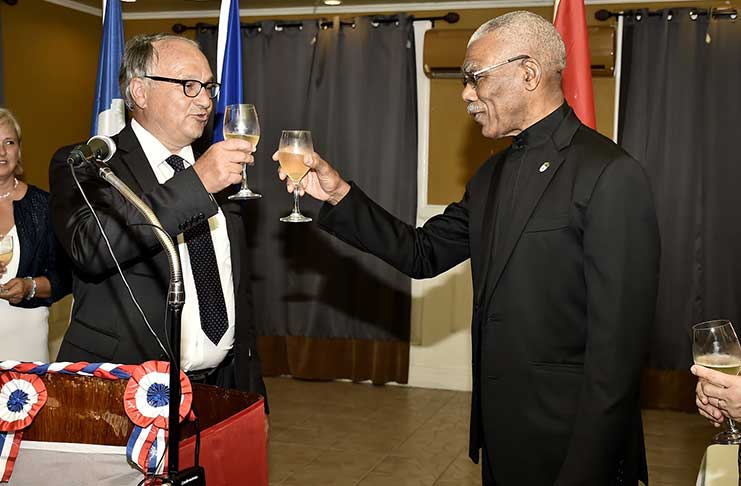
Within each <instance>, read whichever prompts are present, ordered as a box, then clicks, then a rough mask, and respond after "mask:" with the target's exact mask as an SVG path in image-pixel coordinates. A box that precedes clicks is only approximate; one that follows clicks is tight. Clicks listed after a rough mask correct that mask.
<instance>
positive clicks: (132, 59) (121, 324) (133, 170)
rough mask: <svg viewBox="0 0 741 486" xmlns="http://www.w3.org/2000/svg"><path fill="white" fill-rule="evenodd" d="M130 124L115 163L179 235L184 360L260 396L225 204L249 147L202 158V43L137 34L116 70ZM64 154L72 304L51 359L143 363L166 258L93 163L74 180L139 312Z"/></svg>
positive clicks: (57, 217)
mask: <svg viewBox="0 0 741 486" xmlns="http://www.w3.org/2000/svg"><path fill="white" fill-rule="evenodd" d="M119 81H120V85H121V92H122V93H123V94H124V97H125V100H126V105H127V108H128V109H129V110H130V112H131V117H132V119H131V121H130V123H129V124H127V125H126V127H125V128H124V129H123V130H122V131H121V133H119V134H118V135H117V136H115V137H114V140H115V142H116V145H117V148H118V150H117V152H116V154H115V155H114V157H113V158H112V159H111V160H110V161H109V162H108V164H109V165H110V167H111V169H112V170H113V171H114V172H115V173H116V174H117V175H118V177H120V178H121V179H122V180H123V181H124V182H125V183H126V184H127V185H128V186H129V187H130V188H131V189H132V190H133V191H135V192H136V193H137V194H138V195H139V196H140V197H141V198H142V199H143V200H144V201H145V202H146V203H148V205H149V206H150V207H151V208H152V209H153V210H154V212H155V214H157V216H158V217H159V219H160V221H161V222H162V226H163V228H164V230H165V231H166V232H167V233H168V234H169V235H170V236H171V237H172V238H173V239H174V240H177V246H178V251H179V253H180V259H181V261H182V266H183V278H184V284H185V291H186V292H185V293H186V300H185V306H184V308H183V312H182V344H181V352H182V354H181V363H182V367H183V369H184V370H185V371H187V372H188V373H189V374H190V375H191V376H192V379H193V380H195V381H202V382H206V383H209V384H214V385H219V386H224V387H228V388H237V389H241V390H244V391H253V392H257V393H260V394H262V395H263V396H264V395H265V385H264V383H263V380H262V377H261V373H260V362H259V359H258V354H257V344H256V340H257V337H256V331H255V324H254V322H253V320H252V313H251V308H250V306H251V297H250V279H249V267H248V260H247V258H246V256H245V252H246V239H245V233H244V224H243V220H242V217H241V211H240V207H239V203H238V202H236V201H235V202H232V201H229V200H228V199H227V196H228V193H230V192H233V189H232V184H235V183H238V182H239V181H240V180H241V167H242V163H245V162H248V163H252V162H253V157H252V155H251V153H252V152H253V151H254V148H255V147H254V146H253V145H252V144H250V143H249V142H245V141H240V140H228V141H224V142H219V143H216V144H214V145H212V146H211V147H210V148H209V149H208V150H207V151H206V152H205V153H204V154H203V155H202V156H200V157H198V156H197V155H196V154H195V153H194V152H193V149H192V148H191V143H193V142H194V141H195V140H196V139H198V138H199V137H200V136H201V134H202V133H203V129H204V127H205V126H206V122H207V121H208V118H209V115H210V113H211V110H212V108H213V99H214V98H215V97H216V95H217V93H218V89H219V85H218V84H217V83H215V82H214V79H213V74H212V73H211V68H210V67H209V64H208V61H207V60H206V57H205V56H204V55H203V54H202V53H201V51H200V49H199V47H198V45H197V44H196V43H195V42H193V41H191V40H189V39H186V38H184V37H179V36H174V35H168V34H155V35H145V36H138V37H135V38H133V39H131V40H130V41H129V42H128V43H127V44H126V49H125V52H124V56H123V60H122V65H121V73H120V77H119ZM69 152H70V148H69V147H67V148H63V149H60V150H59V151H58V152H57V153H56V154H55V155H54V158H53V160H52V164H51V168H50V177H49V179H50V181H51V195H52V197H51V211H52V219H53V224H54V228H55V231H56V233H57V236H58V237H59V240H60V241H61V243H62V245H63V246H64V248H65V250H66V251H67V253H68V254H69V256H70V258H71V260H72V262H73V263H74V266H75V271H74V282H73V294H74V305H73V308H72V318H71V322H70V326H69V329H68V331H67V334H66V335H65V337H64V342H63V343H62V346H61V349H60V351H59V359H61V360H66V361H103V362H112V363H140V362H143V361H146V360H150V359H166V352H165V349H164V348H165V346H166V344H165V345H163V344H162V343H166V342H167V331H166V326H167V322H166V320H165V318H164V316H165V310H166V294H167V286H168V281H169V280H168V277H169V272H168V264H167V259H166V256H165V254H164V252H163V251H162V250H161V247H160V245H159V243H158V242H157V240H156V238H155V235H154V232H153V230H152V228H150V227H148V226H146V225H145V224H144V223H145V221H144V219H143V218H142V217H141V216H140V215H139V213H138V212H137V211H136V210H135V209H134V208H133V206H132V205H130V204H129V203H128V202H126V201H125V200H124V199H123V198H122V196H121V195H120V194H119V193H118V192H117V191H116V190H114V189H113V188H112V187H111V186H109V185H108V184H107V183H106V182H103V181H102V180H100V179H99V178H97V177H96V175H95V174H94V173H93V171H91V170H78V174H77V177H78V178H79V180H80V184H81V186H82V188H83V189H84V191H85V194H86V195H87V197H88V198H89V200H90V204H91V205H92V207H93V208H94V209H95V214H97V217H98V218H99V219H100V222H101V224H102V226H103V228H104V229H105V233H106V235H107V236H108V240H109V241H110V245H111V248H112V250H113V253H114V254H115V255H116V258H117V259H118V261H119V262H120V264H121V268H122V270H123V274H124V276H125V277H126V280H127V281H128V284H129V285H130V286H131V290H132V291H133V294H134V296H135V297H136V298H137V300H138V302H139V304H140V305H141V310H142V311H143V313H144V315H145V316H146V319H147V321H148V323H147V322H145V320H144V319H143V318H142V316H141V315H140V313H139V310H138V309H137V307H136V306H135V304H134V303H133V301H132V299H131V298H130V296H129V291H128V289H127V287H126V285H125V283H124V281H123V280H122V279H121V277H120V276H119V275H118V272H117V270H116V265H115V263H114V261H113V259H112V258H111V255H110V253H109V251H108V248H107V244H106V242H105V241H104V239H103V237H102V234H101V231H100V229H99V228H98V225H97V223H96V221H95V218H94V216H93V212H92V211H91V210H90V209H89V208H88V206H87V204H86V203H85V201H84V200H83V197H82V195H81V194H80V191H78V189H77V187H76V185H75V182H74V180H73V178H72V174H71V172H70V168H69V166H68V165H67V163H66V158H67V156H68V154H69Z"/></svg>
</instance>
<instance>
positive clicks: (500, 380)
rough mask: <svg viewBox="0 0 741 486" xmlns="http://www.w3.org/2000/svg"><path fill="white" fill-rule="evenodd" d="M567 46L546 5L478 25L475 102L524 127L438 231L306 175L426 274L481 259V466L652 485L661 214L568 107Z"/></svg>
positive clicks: (495, 476) (309, 185)
mask: <svg viewBox="0 0 741 486" xmlns="http://www.w3.org/2000/svg"><path fill="white" fill-rule="evenodd" d="M565 57H566V55H565V49H564V44H563V41H562V40H561V37H560V36H559V34H558V32H557V31H556V30H555V29H554V27H553V25H552V24H550V23H549V22H547V21H545V20H544V19H543V18H542V17H539V16H538V15H535V14H532V13H528V12H513V13H509V14H506V15H503V16H501V17H498V18H496V19H493V20H491V21H489V22H487V23H485V24H484V25H482V26H481V27H480V28H479V29H478V30H477V31H476V32H475V33H474V34H473V36H472V37H471V40H470V42H469V44H468V48H467V51H466V57H465V62H464V64H463V81H464V88H463V93H462V97H463V100H464V101H465V103H466V105H467V110H468V113H469V115H471V117H472V118H473V119H474V120H475V121H476V122H477V123H478V124H479V125H481V133H482V135H483V136H484V137H486V138H489V139H492V140H494V139H499V138H502V137H508V136H511V137H513V140H512V146H511V147H509V148H508V149H506V150H504V151H503V152H500V153H497V154H496V155H494V156H493V157H492V158H490V159H489V160H487V161H486V162H485V163H484V164H483V165H482V166H481V168H480V169H479V170H478V172H477V173H476V174H475V175H474V176H473V178H472V179H471V180H470V181H469V182H468V184H467V186H466V192H465V194H464V196H463V198H462V199H461V200H460V201H458V202H456V203H453V204H450V205H449V206H448V207H447V208H446V209H445V212H444V213H443V214H442V215H440V216H436V217H434V218H431V219H430V220H429V221H428V222H427V223H426V224H425V225H424V226H423V227H420V228H414V227H410V226H408V225H406V224H404V223H403V222H401V221H400V220H398V219H397V218H395V217H393V216H392V215H390V214H389V213H388V212H386V211H385V210H384V209H383V208H381V207H380V206H378V205H377V204H375V203H374V202H373V201H372V200H370V199H369V198H368V196H366V195H365V194H364V193H363V191H362V190H361V189H360V187H359V185H358V184H356V183H352V182H346V181H344V180H343V179H342V178H341V177H340V175H339V174H338V172H337V171H336V170H335V169H333V168H332V167H331V166H330V165H329V164H328V163H327V162H326V161H324V160H322V158H321V157H319V156H318V155H317V154H314V155H313V157H311V158H310V159H309V158H307V161H306V164H307V165H308V166H309V167H311V168H312V169H313V170H312V171H311V172H310V173H309V175H308V176H307V177H305V178H304V180H303V182H302V188H301V191H303V192H306V193H308V194H310V195H311V196H313V197H315V198H317V199H320V200H323V201H325V204H324V205H323V206H322V210H321V212H320V217H319V224H320V225H321V226H322V227H323V228H324V229H325V230H327V231H328V232H330V233H332V234H334V235H335V236H336V237H338V238H340V239H342V240H344V241H345V242H347V243H349V244H351V245H353V246H355V247H357V248H359V249H362V250H363V251H367V252H369V253H372V254H374V255H377V256H378V257H380V258H382V259H383V260H384V261H386V262H388V263H389V264H390V265H393V266H394V267H396V268H397V269H399V270H400V271H402V272H404V273H406V274H407V275H409V276H411V277H413V278H429V277H434V276H435V275H438V274H440V273H442V272H444V271H446V270H448V269H450V268H452V267H454V266H455V265H457V264H458V263H461V262H462V261H464V260H466V259H469V258H470V259H471V269H472V274H473V289H474V306H473V323H472V341H473V342H472V344H473V399H472V404H471V430H470V433H471V440H470V456H471V458H472V459H473V460H474V461H475V462H478V459H479V450H481V455H482V457H483V464H482V475H483V483H484V485H486V486H491V485H498V486H501V485H505V486H553V485H554V484H555V485H557V486H567V485H569V486H576V485H580V486H603V485H618V484H630V485H636V484H637V483H638V481H639V480H643V481H644V482H645V481H646V480H647V469H646V459H645V451H644V444H643V431H642V426H641V411H640V403H639V399H638V391H639V376H640V369H641V365H642V363H643V360H644V354H645V351H646V342H647V336H648V334H649V330H650V327H651V325H652V321H653V314H654V301H655V296H656V288H657V272H658V264H659V236H658V230H657V224H656V216H655V211H654V207H653V203H652V196H651V191H650V188H649V184H648V180H647V177H646V174H645V173H644V170H643V169H642V167H641V165H640V164H639V163H638V162H637V161H636V160H634V159H633V158H631V157H630V156H629V155H628V154H627V153H625V152H624V151H623V150H622V149H621V148H620V147H618V146H617V145H615V144H614V143H613V142H611V141H610V140H609V139H607V138H605V137H603V136H602V135H600V134H599V133H597V132H595V131H594V130H591V129H590V128H588V127H586V126H584V125H583V124H581V123H580V122H579V120H578V119H577V117H576V116H575V115H574V112H573V111H572V109H571V108H570V107H569V106H568V104H566V103H565V102H564V97H563V93H562V91H561V73H562V72H563V69H564V67H565V63H566V59H565ZM280 176H281V178H285V174H282V173H281V174H280ZM287 189H288V190H289V191H290V190H292V184H291V182H290V181H288V183H287Z"/></svg>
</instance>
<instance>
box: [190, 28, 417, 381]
mask: <svg viewBox="0 0 741 486" xmlns="http://www.w3.org/2000/svg"><path fill="white" fill-rule="evenodd" d="M346 22H347V20H346V19H343V24H342V25H340V22H339V21H338V19H335V21H334V22H333V26H332V27H331V28H320V27H319V25H318V24H317V21H315V20H305V21H301V22H300V23H299V24H300V26H295V27H280V25H279V24H277V23H276V22H273V21H264V22H261V23H260V24H259V25H260V27H259V28H243V29H242V39H243V44H242V49H243V56H244V62H243V68H244V79H245V102H247V103H253V104H255V106H256V107H257V111H258V116H259V118H260V127H261V139H260V143H259V146H258V151H257V152H256V164H255V166H254V167H251V168H249V170H248V177H249V184H250V187H252V188H253V190H256V191H257V192H260V193H262V194H263V198H262V199H261V200H259V201H248V202H245V203H244V206H243V207H244V212H245V218H246V224H247V229H248V234H249V235H250V237H251V239H252V241H251V242H250V243H251V246H250V247H251V253H252V254H251V255H250V257H251V258H252V259H253V260H254V265H253V268H254V272H255V273H254V276H253V289H254V308H255V314H256V320H257V323H258V326H259V331H260V333H261V335H262V336H264V337H263V338H262V340H261V351H262V353H263V356H262V359H263V363H264V372H265V374H291V375H294V376H300V377H304V378H318V379H331V378H350V379H353V380H365V379H371V380H373V381H374V382H376V383H383V382H386V381H397V382H402V383H405V382H406V381H407V373H408V360H409V321H410V305H411V298H410V286H411V284H410V280H409V278H408V277H406V276H404V275H402V274H400V273H399V272H397V271H395V270H394V269H392V268H390V267H389V266H388V265H386V264H385V263H383V262H381V261H379V260H377V259H375V258H374V257H372V256H370V255H366V254H363V253H361V252H359V251H357V250H354V249H353V248H350V247H349V246H347V245H345V244H344V243H342V242H340V241H339V240H336V239H334V238H332V237H331V236H329V235H328V234H326V233H324V232H323V231H321V230H319V228H318V227H317V225H316V224H315V222H312V223H309V224H289V223H281V222H279V220H278V219H279V218H280V217H281V216H284V215H286V214H288V213H289V212H290V209H291V205H292V198H291V196H290V194H288V193H287V192H286V190H285V185H284V184H283V183H281V182H280V181H279V180H278V178H277V168H278V167H277V164H276V162H274V161H273V160H271V155H272V154H273V152H274V151H275V150H276V149H277V146H278V140H279V137H280V132H281V130H283V129H301V128H303V129H309V130H311V132H312V136H313V140H314V148H315V150H316V151H317V152H318V153H319V154H321V155H322V156H323V157H324V158H325V159H327V160H329V161H330V162H331V163H332V164H333V165H334V166H335V167H336V168H337V169H338V170H339V171H340V173H341V174H342V175H343V177H345V178H346V179H350V180H355V181H357V182H358V183H359V184H360V185H361V186H362V187H363V189H364V190H365V191H366V192H368V193H369V194H370V195H372V196H373V197H374V198H375V199H376V201H378V202H379V203H380V204H381V205H383V206H384V207H385V208H387V209H388V210H389V211H390V212H392V213H393V214H395V215H396V216H398V217H400V218H401V219H403V220H404V221H406V222H408V223H410V224H413V223H414V221H415V215H416V187H417V181H416V174H417V139H416V133H417V125H416V84H415V58H414V37H413V28H412V22H411V18H410V17H408V16H403V15H402V16H398V22H390V23H376V22H374V21H373V19H371V18H370V17H358V18H355V19H353V21H352V25H344V24H345V23H346ZM347 23H348V24H349V22H347ZM197 39H198V41H199V42H200V43H201V46H202V48H203V49H204V52H206V54H207V57H209V59H210V60H211V61H213V59H214V58H215V52H216V31H215V30H214V29H203V28H202V29H199V31H198V34H197ZM212 65H213V62H212ZM319 207H320V203H319V202H317V201H314V200H312V199H311V198H309V197H306V198H302V200H301V210H302V212H303V213H304V214H306V215H308V216H311V217H313V218H316V216H317V214H318V211H319Z"/></svg>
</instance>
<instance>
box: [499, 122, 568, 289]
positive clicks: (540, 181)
mask: <svg viewBox="0 0 741 486" xmlns="http://www.w3.org/2000/svg"><path fill="white" fill-rule="evenodd" d="M579 125H580V122H579V120H578V118H576V116H575V115H574V113H573V111H569V112H568V113H567V114H566V116H565V117H564V120H563V121H562V122H561V124H560V125H559V127H558V128H557V129H556V131H555V132H554V133H553V136H552V137H551V139H550V140H548V141H547V142H545V143H544V144H543V145H540V146H538V147H535V148H532V149H530V150H529V151H528V152H529V153H528V154H527V155H526V157H525V160H523V161H522V162H521V163H523V164H527V165H526V166H524V167H523V168H522V170H530V171H537V172H536V173H534V174H531V175H530V178H529V180H528V184H527V186H526V187H524V188H523V193H522V194H520V195H519V196H518V202H517V204H516V205H515V209H514V214H512V219H511V220H510V225H509V228H508V229H506V233H505V234H504V235H503V242H502V246H501V251H497V252H496V254H495V255H494V260H493V262H492V264H491V267H492V268H491V270H490V271H488V279H487V281H486V282H485V284H484V285H485V286H486V289H487V292H486V297H485V298H486V303H487V304H490V303H491V299H492V297H493V295H494V291H495V290H496V288H497V285H498V284H499V280H500V279H501V278H502V273H503V272H504V269H505V267H506V266H507V262H508V261H509V259H510V257H511V256H512V252H513V251H514V249H515V247H516V246H517V243H518V241H519V240H520V237H521V236H522V232H523V230H524V229H525V226H527V223H528V221H529V220H530V217H531V216H532V214H533V212H534V211H535V208H536V207H537V206H538V202H540V199H541V197H542V196H543V193H544V192H545V191H546V189H547V188H548V185H549V184H550V183H551V180H553V177H554V176H555V175H556V173H557V172H558V169H559V168H560V167H561V164H562V163H563V161H564V159H565V154H566V152H567V150H566V149H567V148H568V146H569V145H570V144H571V139H572V138H573V136H574V134H575V133H576V130H577V128H579ZM546 162H547V163H548V164H547V165H545V164H546ZM488 248H491V247H488ZM490 251H491V252H494V251H496V250H495V249H493V248H491V250H490Z"/></svg>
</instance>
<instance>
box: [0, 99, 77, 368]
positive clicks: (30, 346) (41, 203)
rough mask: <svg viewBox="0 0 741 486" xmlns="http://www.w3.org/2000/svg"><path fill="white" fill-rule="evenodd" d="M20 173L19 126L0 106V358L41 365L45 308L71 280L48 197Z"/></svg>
mask: <svg viewBox="0 0 741 486" xmlns="http://www.w3.org/2000/svg"><path fill="white" fill-rule="evenodd" d="M22 173H23V167H22V166H21V129H20V126H19V125H18V122H17V121H16V119H15V117H13V114H12V113H11V112H10V111H8V110H6V109H4V108H0V240H2V242H3V243H5V245H0V248H2V249H0V360H6V359H13V360H18V361H44V362H46V361H48V360H49V351H48V317H49V309H48V307H49V306H50V305H51V304H52V303H53V302H55V301H57V300H59V299H60V298H62V297H64V296H65V295H66V294H68V293H69V291H70V282H71V280H70V275H69V273H68V270H67V266H66V265H65V264H64V261H63V260H64V255H63V252H62V251H61V250H60V249H59V246H58V244H57V241H56V238H55V237H54V233H53V231H52V229H51V225H50V219H49V203H48V199H49V194H48V193H47V192H45V191H42V190H41V189H39V188H37V187H35V186H31V185H28V184H26V183H25V182H23V181H21V180H19V179H18V176H20V175H21V174H22ZM11 240H12V242H11ZM11 248H12V251H11V250H10V249H11Z"/></svg>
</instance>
